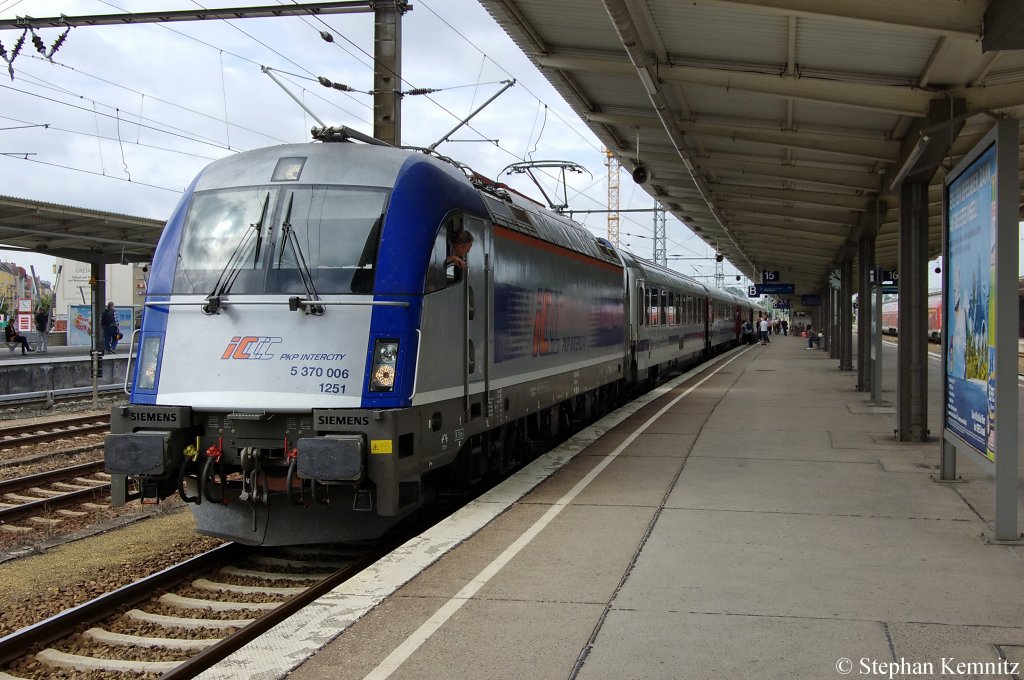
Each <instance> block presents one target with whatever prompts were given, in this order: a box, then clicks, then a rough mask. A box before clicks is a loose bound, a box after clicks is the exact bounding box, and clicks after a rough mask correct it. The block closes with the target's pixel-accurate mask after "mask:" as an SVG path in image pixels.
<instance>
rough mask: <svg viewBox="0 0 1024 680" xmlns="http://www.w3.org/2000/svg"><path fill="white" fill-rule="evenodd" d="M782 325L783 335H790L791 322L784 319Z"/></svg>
mask: <svg viewBox="0 0 1024 680" xmlns="http://www.w3.org/2000/svg"><path fill="white" fill-rule="evenodd" d="M780 325H781V326H782V337H786V336H787V335H789V322H788V321H786V320H785V319H783V320H782V321H781V322H780Z"/></svg>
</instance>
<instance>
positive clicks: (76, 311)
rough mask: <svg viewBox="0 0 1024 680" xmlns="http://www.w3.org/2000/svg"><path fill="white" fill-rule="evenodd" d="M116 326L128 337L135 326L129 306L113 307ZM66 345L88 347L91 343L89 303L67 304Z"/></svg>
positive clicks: (90, 308) (90, 310)
mask: <svg viewBox="0 0 1024 680" xmlns="http://www.w3.org/2000/svg"><path fill="white" fill-rule="evenodd" d="M114 309H115V311H116V312H117V327H118V328H120V329H121V333H122V334H123V335H124V337H125V338H130V337H131V335H132V330H133V329H134V328H135V319H134V316H133V310H132V308H131V307H115V308H114ZM67 327H68V345H70V346H73V347H88V346H91V345H92V307H90V306H89V305H69V306H68V320H67Z"/></svg>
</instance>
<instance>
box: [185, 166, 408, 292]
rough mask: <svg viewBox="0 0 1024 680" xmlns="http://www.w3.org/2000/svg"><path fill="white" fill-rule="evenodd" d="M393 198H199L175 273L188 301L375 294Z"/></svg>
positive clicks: (235, 192)
mask: <svg viewBox="0 0 1024 680" xmlns="http://www.w3.org/2000/svg"><path fill="white" fill-rule="evenodd" d="M387 197H388V192H387V191H386V190H384V189H373V188H366V187H324V186H295V185H289V186H287V187H282V186H269V187H246V188H239V189H217V190H211V191H203V192H196V194H195V196H193V198H192V203H191V204H190V206H189V209H188V214H187V216H186V219H185V225H184V229H183V233H182V238H181V247H180V249H179V252H178V265H177V268H176V270H175V274H174V288H173V292H174V293H181V294H187V295H210V294H228V293H234V294H253V293H281V294H289V295H294V294H301V293H304V292H307V291H306V289H305V284H304V283H303V279H304V278H308V280H309V281H311V282H312V284H313V287H314V288H315V289H316V292H317V293H321V294H324V293H334V294H352V293H359V294H370V293H373V283H374V270H375V266H376V260H377V246H378V243H379V241H380V226H381V223H382V222H383V219H384V209H385V207H386V203H387Z"/></svg>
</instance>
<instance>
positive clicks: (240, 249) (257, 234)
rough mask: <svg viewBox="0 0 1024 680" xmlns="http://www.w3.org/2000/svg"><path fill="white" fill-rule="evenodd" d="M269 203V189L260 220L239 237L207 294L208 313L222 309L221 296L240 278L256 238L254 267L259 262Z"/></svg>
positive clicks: (205, 306)
mask: <svg viewBox="0 0 1024 680" xmlns="http://www.w3.org/2000/svg"><path fill="white" fill-rule="evenodd" d="M268 205H270V192H269V191H268V192H267V195H266V196H265V197H264V198H263V208H262V209H261V210H260V219H259V221H258V222H256V223H255V224H250V225H249V229H247V230H246V231H245V233H244V234H243V235H242V238H241V239H239V241H238V245H236V246H235V249H234V250H232V251H231V256H230V257H228V261H227V262H226V263H225V264H224V268H223V269H221V270H220V275H219V276H218V277H217V282H216V283H214V284H213V290H212V291H211V292H210V294H209V295H207V296H206V304H204V305H203V312H205V313H206V314H216V313H217V310H219V309H220V296H221V295H224V294H226V293H227V292H228V291H229V290H231V286H232V285H233V284H234V283H235V279H236V278H238V273H239V272H240V271H242V261H243V260H244V259H245V253H246V252H247V250H248V245H249V243H250V242H251V241H252V240H253V239H254V238H255V239H256V254H255V255H254V256H253V269H255V268H256V266H257V265H258V264H259V257H260V248H261V247H262V244H263V222H264V221H265V220H266V219H267V206H268ZM225 277H226V278H225Z"/></svg>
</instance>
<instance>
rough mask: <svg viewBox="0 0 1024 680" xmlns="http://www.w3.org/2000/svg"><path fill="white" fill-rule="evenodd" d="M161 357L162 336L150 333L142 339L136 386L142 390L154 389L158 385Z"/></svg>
mask: <svg viewBox="0 0 1024 680" xmlns="http://www.w3.org/2000/svg"><path fill="white" fill-rule="evenodd" d="M159 359H160V336H158V335H149V336H146V339H145V340H143V341H142V350H141V351H140V352H139V378H138V381H137V382H136V386H137V387H138V388H139V389H140V390H152V389H153V388H154V387H155V386H156V370H157V362H158V360H159Z"/></svg>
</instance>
